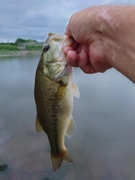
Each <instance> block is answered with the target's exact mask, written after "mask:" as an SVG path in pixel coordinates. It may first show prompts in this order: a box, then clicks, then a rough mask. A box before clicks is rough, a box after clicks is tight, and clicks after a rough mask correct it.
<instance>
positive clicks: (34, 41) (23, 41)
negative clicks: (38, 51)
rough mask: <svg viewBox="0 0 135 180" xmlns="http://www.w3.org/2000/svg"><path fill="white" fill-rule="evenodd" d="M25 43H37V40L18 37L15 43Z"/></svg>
mask: <svg viewBox="0 0 135 180" xmlns="http://www.w3.org/2000/svg"><path fill="white" fill-rule="evenodd" d="M25 43H37V41H36V40H32V39H22V38H18V39H17V40H16V41H15V43H14V44H16V45H18V44H25Z"/></svg>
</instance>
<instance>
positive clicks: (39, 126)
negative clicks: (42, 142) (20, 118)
mask: <svg viewBox="0 0 135 180" xmlns="http://www.w3.org/2000/svg"><path fill="white" fill-rule="evenodd" d="M36 131H37V132H43V131H44V130H43V128H42V126H41V124H40V121H39V119H38V117H37V118H36Z"/></svg>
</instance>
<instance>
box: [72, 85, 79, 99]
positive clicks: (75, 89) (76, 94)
mask: <svg viewBox="0 0 135 180" xmlns="http://www.w3.org/2000/svg"><path fill="white" fill-rule="evenodd" d="M72 91H73V96H74V97H76V98H78V99H79V97H80V92H79V89H78V87H77V85H76V84H75V83H73V85H72Z"/></svg>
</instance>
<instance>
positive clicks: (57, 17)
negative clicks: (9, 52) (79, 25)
mask: <svg viewBox="0 0 135 180" xmlns="http://www.w3.org/2000/svg"><path fill="white" fill-rule="evenodd" d="M0 1H2V2H1V5H0V17H1V20H0V41H12V42H13V41H15V40H16V39H17V38H18V37H21V38H31V39H36V40H44V39H45V38H46V36H47V34H48V32H56V33H64V31H65V28H66V25H67V23H68V21H69V19H70V16H71V15H72V14H73V13H74V12H76V11H79V10H81V9H84V8H87V7H90V6H93V5H100V4H109V3H110V2H116V1H115V0H101V1H100V3H99V0H91V1H88V0H83V1H78V0H74V1H73V0H68V1H67V0H59V1H55V0H40V1H37V0H23V1H18V0H0ZM127 1H128V0H123V1H122V2H127ZM130 1H131V2H133V0H130Z"/></svg>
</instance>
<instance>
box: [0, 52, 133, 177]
mask: <svg viewBox="0 0 135 180" xmlns="http://www.w3.org/2000/svg"><path fill="white" fill-rule="evenodd" d="M39 57H40V55H30V56H23V57H8V58H4V57H3V58H0V164H2V163H6V164H7V165H8V168H7V169H6V170H5V171H4V172H0V179H1V180H82V179H85V180H135V85H134V84H133V83H132V82H130V81H129V80H128V79H127V78H126V77H124V76H123V75H121V74H120V73H118V72H117V71H116V70H114V69H112V70H109V71H107V72H106V73H104V74H100V73H98V74H95V75H86V74H84V73H83V72H82V71H81V70H80V69H77V68H76V69H74V78H75V82H76V84H77V85H78V87H79V89H80V94H81V97H80V99H79V100H78V99H74V111H73V116H74V119H75V122H76V134H75V135H74V136H73V137H72V138H70V139H68V138H66V139H65V141H66V146H67V148H68V150H69V152H70V154H71V155H72V157H73V159H74V162H73V164H72V165H71V164H69V163H67V162H64V163H63V165H62V166H61V168H60V169H59V170H57V171H56V172H54V171H53V169H52V164H51V157H50V147H49V144H48V139H47V136H46V134H45V133H41V134H40V133H37V132H36V130H35V117H36V109H35V102H34V95H33V90H34V78H35V71H36V67H37V64H38V61H39Z"/></svg>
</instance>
